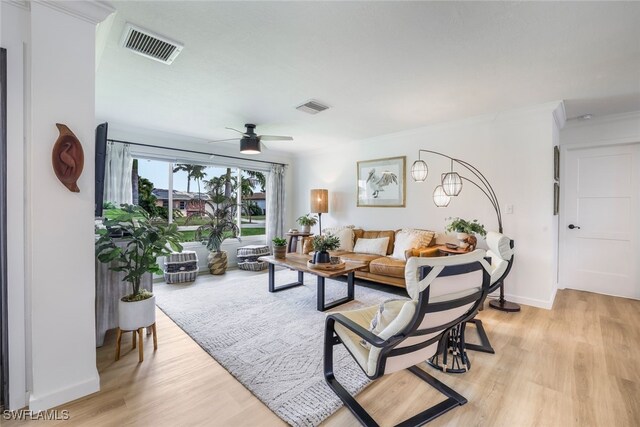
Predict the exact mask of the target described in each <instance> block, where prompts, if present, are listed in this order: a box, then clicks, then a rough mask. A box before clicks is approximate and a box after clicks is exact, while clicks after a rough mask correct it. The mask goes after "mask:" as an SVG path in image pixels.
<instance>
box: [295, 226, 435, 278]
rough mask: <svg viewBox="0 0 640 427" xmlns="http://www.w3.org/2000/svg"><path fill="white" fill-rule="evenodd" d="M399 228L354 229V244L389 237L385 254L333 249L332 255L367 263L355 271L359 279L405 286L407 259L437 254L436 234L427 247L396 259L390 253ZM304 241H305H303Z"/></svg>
mask: <svg viewBox="0 0 640 427" xmlns="http://www.w3.org/2000/svg"><path fill="white" fill-rule="evenodd" d="M399 231H400V230H395V231H394V230H363V229H358V228H356V229H354V230H353V234H354V245H355V242H357V241H358V239H361V238H364V239H377V238H384V237H388V238H389V243H388V245H387V255H386V256H380V255H371V254H363V253H356V252H347V251H334V252H331V255H332V256H339V257H341V258H342V259H344V260H350V261H358V262H363V263H365V264H367V266H366V267H364V268H362V269H361V270H358V271H356V274H355V276H356V277H358V278H361V279H366V280H371V281H373V282H378V283H384V284H387V285H393V286H398V287H402V288H404V287H405V281H404V267H405V264H406V263H407V261H406V260H407V259H409V258H410V257H412V256H418V257H432V256H438V255H439V253H438V248H436V247H435V246H433V245H435V242H436V236H435V233H434V237H433V239H432V240H431V243H430V246H428V247H424V246H423V247H416V248H412V249H409V250H407V251H405V259H403V260H401V259H396V258H392V257H391V256H390V255H391V254H393V249H394V244H395V241H396V234H397V233H398V232H399ZM305 243H306V241H305ZM309 249H310V245H309V244H305V245H304V251H305V253H308V252H309Z"/></svg>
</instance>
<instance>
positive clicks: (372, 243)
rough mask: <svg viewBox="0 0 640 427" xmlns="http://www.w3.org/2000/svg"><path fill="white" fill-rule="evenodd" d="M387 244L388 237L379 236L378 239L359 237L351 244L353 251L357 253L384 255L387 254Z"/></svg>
mask: <svg viewBox="0 0 640 427" xmlns="http://www.w3.org/2000/svg"><path fill="white" fill-rule="evenodd" d="M387 246H389V238H388V237H380V238H378V239H365V238H364V237H361V238H360V239H358V241H357V242H356V244H355V245H354V246H353V251H354V252H356V253H359V254H371V255H379V256H385V255H386V254H387Z"/></svg>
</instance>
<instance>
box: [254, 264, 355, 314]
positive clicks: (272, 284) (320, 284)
mask: <svg viewBox="0 0 640 427" xmlns="http://www.w3.org/2000/svg"><path fill="white" fill-rule="evenodd" d="M310 259H311V257H310V256H309V255H301V254H294V253H288V254H287V257H286V258H284V259H281V258H275V257H273V256H263V257H260V258H258V260H259V261H264V262H267V263H269V292H280V291H284V290H285V289H290V288H295V287H296V286H302V285H303V284H304V273H310V274H313V275H315V276H317V278H318V281H317V295H316V296H317V304H316V308H317V309H318V311H325V310H329V309H331V308H333V307H336V306H338V305H340V304H344V303H346V302H349V301H353V298H354V274H355V271H356V270H359V269H361V268H363V267H366V266H367V265H366V264H365V263H362V262H351V261H347V262H346V265H345V267H344V268H341V269H339V270H331V271H327V270H316V269H312V268H309V267H307V261H309V260H310ZM276 266H280V267H286V268H288V269H290V270H295V271H297V272H298V281H297V282H293V283H288V284H286V285H280V286H278V287H276V280H275V279H276V278H275V276H276V272H275V267H276ZM345 274H346V275H347V296H346V297H344V298H340V299H337V300H335V301H331V302H330V303H326V302H325V297H324V282H325V279H332V278H336V277H339V276H343V275H345Z"/></svg>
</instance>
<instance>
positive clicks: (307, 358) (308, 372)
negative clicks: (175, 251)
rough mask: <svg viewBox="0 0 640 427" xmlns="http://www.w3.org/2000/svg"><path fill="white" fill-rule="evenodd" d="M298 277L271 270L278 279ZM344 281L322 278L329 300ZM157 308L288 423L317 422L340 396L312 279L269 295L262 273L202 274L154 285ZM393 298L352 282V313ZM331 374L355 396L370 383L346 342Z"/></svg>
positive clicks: (334, 406)
mask: <svg viewBox="0 0 640 427" xmlns="http://www.w3.org/2000/svg"><path fill="white" fill-rule="evenodd" d="M296 279H297V273H295V272H291V271H288V270H282V271H277V272H276V284H285V283H290V282H293V281H295V280H296ZM346 287H347V285H346V283H342V282H336V281H334V280H327V281H326V298H327V300H328V301H331V300H334V299H337V298H340V297H343V296H346V291H347V289H346ZM154 294H155V295H156V302H157V305H158V306H159V307H160V308H161V309H162V311H164V312H165V313H166V314H167V315H168V316H169V317H171V319H173V321H174V322H176V323H177V324H178V325H179V326H180V327H181V328H182V329H183V330H184V331H185V332H186V333H187V334H189V336H191V338H193V339H194V340H195V341H196V342H197V343H198V344H199V345H200V346H201V347H202V348H203V349H204V350H205V351H207V352H208V353H209V354H210V355H211V356H213V358H214V359H215V360H217V361H218V362H219V363H220V364H221V365H222V366H224V367H225V369H227V370H228V371H229V372H230V373H231V374H232V375H233V376H235V377H236V378H237V379H238V381H240V382H241V383H242V384H243V385H244V386H245V387H247V388H248V389H249V390H251V392H252V393H253V394H254V395H256V396H257V397H258V398H259V399H260V400H261V401H262V402H264V403H265V404H266V405H267V406H268V407H269V408H270V409H271V410H272V411H273V412H274V413H276V414H277V415H278V416H279V417H280V418H282V419H283V420H284V421H286V422H287V423H289V424H291V425H293V426H316V425H318V424H320V422H321V421H322V420H324V419H325V418H327V417H328V416H329V415H331V414H332V413H334V412H335V411H336V410H337V409H338V408H339V407H340V406H342V403H341V401H340V400H339V399H338V397H337V396H336V395H335V394H334V393H333V391H331V389H330V388H329V387H328V386H327V385H326V383H325V381H324V377H323V374H322V359H323V357H322V346H323V339H324V338H323V333H324V320H325V317H326V314H325V313H321V312H319V311H317V310H316V277H315V276H312V275H310V274H305V286H298V287H296V288H291V289H287V290H284V291H281V292H276V293H269V292H268V290H267V274H266V273H252V272H240V271H238V272H234V273H233V274H228V275H227V276H226V277H225V276H222V277H214V276H201V277H199V278H198V280H197V281H196V282H194V283H193V284H189V285H166V284H157V285H154ZM389 298H397V296H394V295H391V294H388V293H385V292H380V291H377V290H373V289H369V288H366V287H362V286H357V285H356V289H355V301H352V302H350V303H348V304H343V305H341V306H338V307H336V308H335V309H333V310H332V311H341V310H352V309H355V308H361V307H366V306H370V305H374V304H377V303H379V302H381V301H384V300H386V299H389ZM335 355H336V356H335V363H336V366H337V368H336V370H335V372H336V376H337V377H338V379H339V380H340V382H341V383H342V384H343V385H345V387H346V388H347V390H349V392H351V393H352V394H356V393H358V392H360V391H361V390H362V389H364V387H365V386H366V385H367V384H368V383H369V380H368V379H367V377H366V376H365V375H364V373H362V371H361V370H360V368H358V366H357V365H356V363H355V362H354V361H353V359H352V358H351V357H350V356H349V355H348V354H347V352H346V350H344V347H342V346H339V347H336V352H335Z"/></svg>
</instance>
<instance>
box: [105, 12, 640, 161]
mask: <svg viewBox="0 0 640 427" xmlns="http://www.w3.org/2000/svg"><path fill="white" fill-rule="evenodd" d="M113 4H114V6H115V7H116V9H117V14H116V15H115V18H114V19H113V22H112V25H110V26H108V25H105V26H103V28H101V29H99V39H100V38H101V37H104V38H105V39H106V44H105V46H104V50H102V49H98V51H99V52H100V51H101V50H102V54H101V57H100V58H99V66H98V70H97V82H96V96H97V100H96V108H97V115H98V117H99V118H100V119H103V120H108V121H110V122H112V123H119V124H122V125H134V126H136V127H139V128H146V129H155V130H161V131H166V132H171V133H177V134H184V135H188V136H191V137H197V138H205V139H221V138H230V137H233V136H234V134H233V133H231V132H230V131H227V130H225V129H224V127H225V126H231V127H236V128H242V126H243V124H244V123H256V124H257V125H258V128H257V132H258V133H269V134H276V135H292V136H294V138H295V141H294V142H271V143H270V144H269V145H270V147H271V148H273V149H275V150H283V151H291V152H296V151H301V150H308V149H312V148H315V147H318V146H321V145H323V144H340V143H344V142H347V141H350V140H354V139H362V138H367V137H371V136H377V135H382V134H387V133H391V132H396V131H401V130H405V129H411V128H417V127H421V126H425V125H428V124H432V123H438V122H444V121H450V120H456V119H460V118H465V117H469V116H474V115H479V114H485V113H494V112H499V111H504V110H509V109H513V108H518V107H523V106H530V105H535V104H541V103H545V102H549V101H554V100H558V99H564V100H566V108H567V116H568V117H575V116H578V115H581V114H585V113H593V114H596V115H604V114H614V113H620V112H625V111H634V110H640V3H637V2H631V3H612V2H601V3H600V2H596V3H592V2H588V3H574V2H571V3H566V2H557V3H549V2H542V3H528V2H527V3H520V2H516V3H504V2H496V3H484V2H465V3H441V2H437V3H431V2H411V3H404V2H322V3H320V2H274V3H272V2H250V3H249V2H224V3H218V2H165V1H162V2H160V1H157V2H113ZM125 22H131V23H133V24H136V25H139V26H141V27H143V28H147V29H149V30H152V31H155V32H157V33H159V34H162V35H165V36H167V37H169V38H172V39H174V40H177V41H180V42H182V43H184V45H185V47H184V49H183V51H182V53H180V55H179V56H178V58H177V59H176V60H175V62H174V63H173V65H164V64H161V63H158V62H156V61H152V60H149V59H146V58H144V57H142V56H139V55H135V54H133V53H132V52H130V51H127V50H124V49H123V48H121V47H120V46H119V39H120V36H121V34H122V30H123V28H124V24H125ZM100 31H102V32H103V33H104V34H100ZM311 98H314V99H318V100H320V101H322V102H324V103H326V104H328V105H330V106H331V107H332V108H331V109H329V110H327V111H325V112H323V113H320V114H317V115H308V114H304V113H301V112H299V111H297V110H295V109H294V107H295V106H297V105H299V104H300V103H303V102H305V101H307V100H309V99H311Z"/></svg>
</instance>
